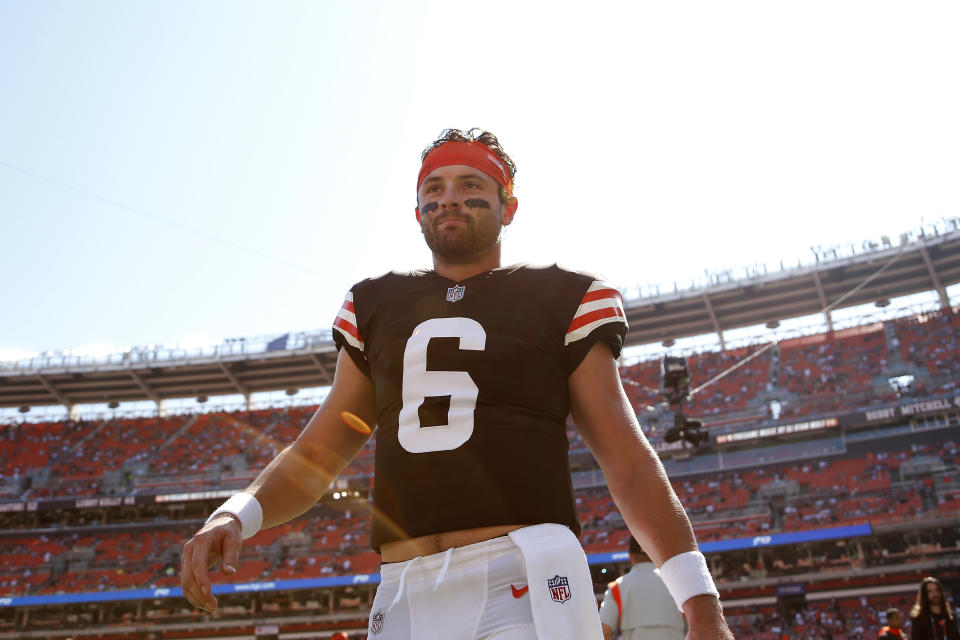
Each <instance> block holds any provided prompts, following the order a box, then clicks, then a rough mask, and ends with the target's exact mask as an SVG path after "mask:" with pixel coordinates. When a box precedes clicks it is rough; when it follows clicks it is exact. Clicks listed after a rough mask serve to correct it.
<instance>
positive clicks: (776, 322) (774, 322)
mask: <svg viewBox="0 0 960 640" xmlns="http://www.w3.org/2000/svg"><path fill="white" fill-rule="evenodd" d="M764 326H766V327H767V329H776V328H777V327H779V326H780V321H779V320H771V321H770V322H768V323H767V324H766V325H764Z"/></svg>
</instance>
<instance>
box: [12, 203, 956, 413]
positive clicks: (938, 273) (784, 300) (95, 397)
mask: <svg viewBox="0 0 960 640" xmlns="http://www.w3.org/2000/svg"><path fill="white" fill-rule="evenodd" d="M815 255H816V261H815V262H814V263H812V264H809V265H805V266H803V265H802V266H798V267H793V268H785V269H781V270H779V271H775V272H772V273H766V272H762V271H761V272H752V273H748V274H746V273H745V274H744V275H742V276H740V275H736V274H734V273H733V272H725V273H721V274H714V275H713V276H711V277H710V278H709V280H708V282H706V283H704V284H700V285H694V286H691V287H690V288H687V289H683V290H679V289H677V290H675V291H673V292H670V293H666V294H659V293H657V294H654V295H645V296H641V297H639V298H636V299H629V300H627V302H626V304H625V310H626V314H627V319H628V321H629V323H630V331H629V333H628V335H627V345H628V346H634V345H644V344H651V343H656V342H661V341H665V340H676V339H679V338H685V337H691V336H698V335H705V334H710V333H716V334H717V335H718V336H719V338H720V343H721V345H722V344H723V341H724V337H723V336H724V332H727V331H730V330H733V329H738V328H743V327H749V326H755V325H760V324H766V323H773V322H779V321H782V320H786V319H790V318H797V317H802V316H809V315H814V314H818V313H823V314H824V315H825V319H826V322H827V325H828V327H830V328H831V329H832V320H831V316H830V312H831V311H833V310H837V309H843V308H847V307H852V306H857V305H863V304H869V303H876V302H879V303H881V304H882V303H883V301H884V300H889V299H890V298H897V297H901V296H907V295H911V294H916V293H922V292H929V291H935V292H936V293H937V295H938V296H939V299H940V303H941V306H942V307H944V308H946V307H949V306H950V301H949V299H948V297H947V293H946V289H947V287H949V286H951V285H953V284H956V283H958V282H960V219H957V218H954V219H950V220H945V221H942V222H941V223H940V224H938V225H936V226H931V227H929V228H924V229H921V230H919V231H917V232H909V233H905V234H903V235H901V237H900V242H899V244H896V245H895V244H894V243H892V242H891V241H890V240H889V239H888V238H883V239H882V240H881V242H878V243H877V242H871V243H863V244H862V245H860V247H859V249H858V250H850V251H847V252H846V254H844V252H843V251H842V250H841V251H838V250H837V249H827V250H820V251H815ZM336 358H337V352H336V349H335V347H334V345H333V340H332V336H331V334H330V332H329V331H324V332H316V333H309V334H298V335H296V336H291V335H289V334H284V335H283V336H280V337H279V338H274V339H273V340H269V341H268V340H262V341H260V342H258V341H256V340H250V341H244V340H239V341H237V340H232V341H227V342H225V343H223V344H221V345H218V346H217V347H214V348H212V349H208V350H204V351H197V352H192V353H188V352H186V351H171V350H163V349H132V350H131V351H129V352H126V353H122V354H115V355H114V356H110V357H107V358H104V359H99V360H97V359H93V358H86V359H84V358H79V357H73V356H47V357H38V358H33V359H30V360H25V361H19V362H13V363H0V407H30V406H44V405H64V406H66V407H68V408H71V407H73V406H75V405H78V404H96V403H110V402H130V401H153V402H155V403H157V404H158V406H159V404H160V403H161V402H162V401H163V400H168V399H177V398H190V397H201V396H217V395H228V394H242V395H244V396H245V397H247V398H249V397H250V394H251V393H254V392H260V391H279V390H290V391H291V392H293V390H296V389H299V388H311V387H322V386H327V385H330V384H331V383H332V381H333V371H334V368H335V366H336Z"/></svg>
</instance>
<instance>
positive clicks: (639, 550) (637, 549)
mask: <svg viewBox="0 0 960 640" xmlns="http://www.w3.org/2000/svg"><path fill="white" fill-rule="evenodd" d="M630 553H631V555H633V556H635V557H636V558H637V560H639V561H640V562H650V556H648V555H647V552H646V551H644V550H643V547H641V546H640V543H639V542H637V539H636V538H634V537H633V536H630Z"/></svg>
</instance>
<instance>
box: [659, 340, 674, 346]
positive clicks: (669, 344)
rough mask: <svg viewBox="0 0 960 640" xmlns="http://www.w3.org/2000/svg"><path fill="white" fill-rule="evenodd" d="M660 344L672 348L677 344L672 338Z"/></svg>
mask: <svg viewBox="0 0 960 640" xmlns="http://www.w3.org/2000/svg"><path fill="white" fill-rule="evenodd" d="M661 344H663V346H665V347H672V346H673V345H675V344H677V341H676V340H674V339H673V338H667V339H666V340H664V341H663V342H662V343H661Z"/></svg>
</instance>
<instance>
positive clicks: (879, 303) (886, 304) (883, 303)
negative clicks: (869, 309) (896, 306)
mask: <svg viewBox="0 0 960 640" xmlns="http://www.w3.org/2000/svg"><path fill="white" fill-rule="evenodd" d="M874 304H875V305H877V306H878V307H879V308H881V309H883V308H884V307H889V306H890V298H880V299H879V300H877V301H876V302H875V303H874Z"/></svg>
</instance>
